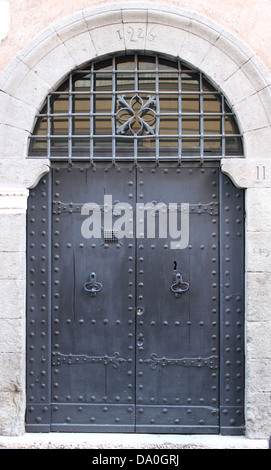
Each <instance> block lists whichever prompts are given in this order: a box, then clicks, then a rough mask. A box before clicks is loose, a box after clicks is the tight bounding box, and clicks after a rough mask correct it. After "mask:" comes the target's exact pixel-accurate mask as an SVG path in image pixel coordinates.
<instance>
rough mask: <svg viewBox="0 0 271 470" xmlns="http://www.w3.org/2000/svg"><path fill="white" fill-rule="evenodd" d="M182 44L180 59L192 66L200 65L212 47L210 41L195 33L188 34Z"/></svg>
mask: <svg viewBox="0 0 271 470" xmlns="http://www.w3.org/2000/svg"><path fill="white" fill-rule="evenodd" d="M180 46H181V47H180V50H179V52H178V54H179V57H180V59H181V60H184V61H185V62H188V64H190V65H191V66H192V67H193V66H194V67H198V66H199V65H200V64H201V62H202V61H203V60H204V58H205V57H206V56H207V54H208V52H209V51H210V49H211V47H212V45H211V44H210V42H209V41H205V40H204V39H201V38H199V37H198V36H196V35H194V34H186V36H185V38H184V40H183V42H182V44H181V45H180Z"/></svg>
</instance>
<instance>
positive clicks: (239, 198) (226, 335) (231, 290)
mask: <svg viewBox="0 0 271 470" xmlns="http://www.w3.org/2000/svg"><path fill="white" fill-rule="evenodd" d="M244 259H245V258H244V192H243V190H241V189H238V188H236V187H235V186H234V185H233V183H232V182H231V181H230V179H229V178H228V177H227V176H226V175H223V174H222V173H221V172H220V433H221V434H224V435H241V434H243V433H244V369H245V354H244V276H245V266H244Z"/></svg>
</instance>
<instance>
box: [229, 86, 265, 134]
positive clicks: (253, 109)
mask: <svg viewBox="0 0 271 470" xmlns="http://www.w3.org/2000/svg"><path fill="white" fill-rule="evenodd" d="M233 111H234V112H235V113H236V115H237V117H238V120H239V121H240V122H242V126H243V128H245V129H246V131H247V132H248V131H252V130H254V129H260V128H265V127H267V126H269V120H268V117H267V115H266V112H265V110H264V108H263V106H262V102H261V99H260V97H259V95H258V94H257V93H255V94H254V95H252V96H248V97H247V98H245V99H244V100H243V101H241V102H240V103H236V104H235V105H234V106H233Z"/></svg>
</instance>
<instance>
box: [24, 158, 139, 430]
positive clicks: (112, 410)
mask: <svg viewBox="0 0 271 470" xmlns="http://www.w3.org/2000/svg"><path fill="white" fill-rule="evenodd" d="M70 171H71V170H69V169H67V168H58V169H54V170H53V171H52V175H50V176H48V178H52V181H51V194H52V199H51V207H52V223H51V230H50V231H51V240H52V252H51V254H50V255H49V257H50V256H51V267H50V268H49V267H48V269H49V270H50V271H51V276H49V277H48V282H51V312H52V314H51V345H50V346H51V350H52V363H51V364H52V368H51V380H48V388H50V390H48V400H46V402H48V403H50V402H51V412H50V414H51V416H50V418H49V422H50V421H51V426H50V430H51V431H69V432H72V431H76V432H91V431H95V432H102V431H106V432H108V431H114V432H118V431H119V432H134V414H135V410H134V377H135V373H134V366H135V364H134V328H135V327H134V282H133V280H132V278H131V279H130V277H132V276H131V274H132V273H133V272H134V262H135V261H134V250H135V247H134V242H133V240H132V239H131V240H130V239H129V238H121V237H120V236H119V235H120V234H118V233H116V232H115V233H112V232H110V230H108V231H107V232H105V230H104V229H105V228H108V227H104V221H105V219H104V215H105V214H106V217H109V218H110V217H111V215H110V214H112V208H111V207H110V204H109V205H107V204H108V203H110V196H111V195H112V198H113V199H112V203H113V204H117V201H119V202H120V201H121V203H128V204H130V205H131V207H132V205H133V199H134V194H133V191H134V188H135V181H134V178H135V176H134V172H131V171H130V170H129V168H128V167H127V166H124V167H123V168H121V167H118V168H117V169H116V168H114V167H110V168H102V167H95V168H94V169H90V168H76V169H73V170H72V174H69V172H70ZM123 173H126V174H125V175H124V174H123ZM41 184H42V183H41ZM48 190H50V189H49V188H48ZM37 191H38V192H39V189H38V187H37ZM105 195H107V196H108V197H109V198H105ZM86 203H95V204H96V209H97V210H98V212H99V214H100V215H99V217H101V236H97V237H96V238H94V237H91V238H86V236H85V235H86V233H84V236H83V235H82V231H81V227H82V222H83V221H84V220H86V219H87V217H88V216H93V211H92V210H89V211H88V209H86V211H85V214H84V215H82V214H81V211H82V207H83V206H84V205H85V204H86ZM88 207H89V208H90V207H91V206H88ZM131 214H132V211H131ZM48 216H50V214H48ZM92 220H93V217H92ZM89 221H91V219H89ZM112 223H113V224H114V216H113V219H112ZM49 228H50V224H49ZM92 229H93V225H91V223H90V225H89V230H90V231H91V230H92ZM49 238H50V237H49ZM48 242H49V239H48ZM94 273H95V274H94ZM39 276H40V275H39ZM94 278H95V279H94ZM94 281H95V282H96V283H97V284H96V287H95V285H94V287H93V285H92V282H94ZM39 284H40V283H39V282H38V283H36V286H35V287H36V292H35V296H36V297H37V298H39V297H40V294H39V292H38V291H37V288H38V290H39ZM95 291H96V292H95ZM41 295H42V293H41ZM48 302H49V301H48ZM49 308H50V307H49ZM48 328H49V327H48ZM49 336H50V333H49ZM36 351H37V349H36ZM34 354H35V353H34ZM47 362H50V360H49V358H48V361H47ZM48 374H50V370H48ZM50 382H51V386H50ZM49 395H50V396H49ZM36 407H37V405H36ZM28 409H29V407H28ZM30 413H31V412H30ZM39 414H41V413H39ZM34 415H35V413H34ZM34 415H33V416H34ZM28 422H29V419H28ZM33 424H34V423H33Z"/></svg>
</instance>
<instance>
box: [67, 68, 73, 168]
mask: <svg viewBox="0 0 271 470" xmlns="http://www.w3.org/2000/svg"><path fill="white" fill-rule="evenodd" d="M72 77H73V75H72V73H71V74H70V76H69V118H68V119H69V136H68V161H69V164H70V165H71V164H72V135H73V119H72V111H73V110H72V102H73V96H72Z"/></svg>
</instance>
